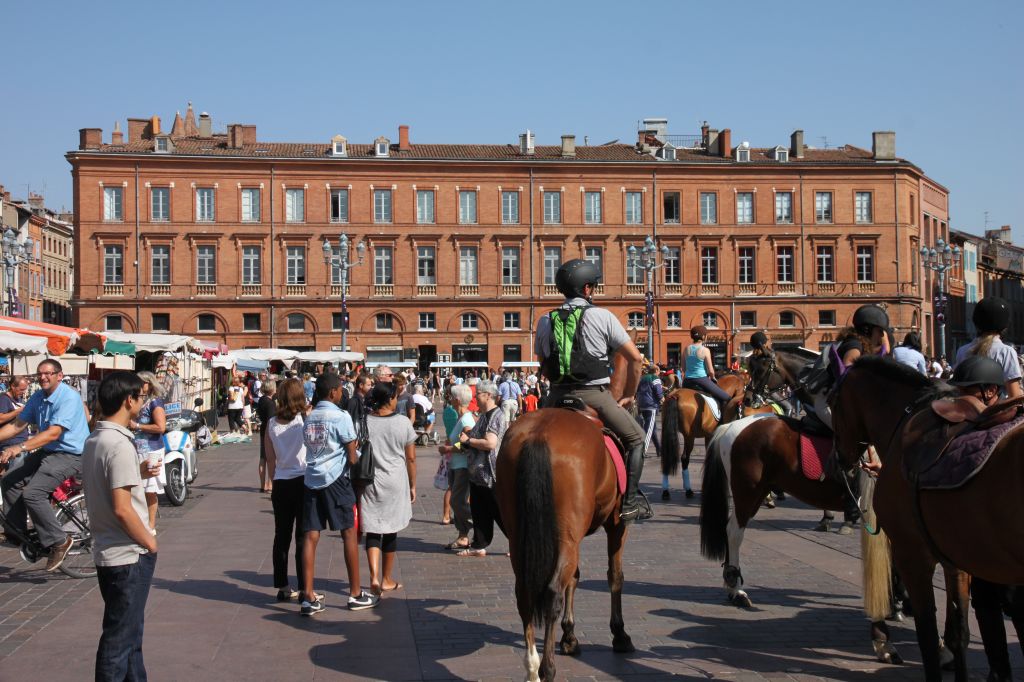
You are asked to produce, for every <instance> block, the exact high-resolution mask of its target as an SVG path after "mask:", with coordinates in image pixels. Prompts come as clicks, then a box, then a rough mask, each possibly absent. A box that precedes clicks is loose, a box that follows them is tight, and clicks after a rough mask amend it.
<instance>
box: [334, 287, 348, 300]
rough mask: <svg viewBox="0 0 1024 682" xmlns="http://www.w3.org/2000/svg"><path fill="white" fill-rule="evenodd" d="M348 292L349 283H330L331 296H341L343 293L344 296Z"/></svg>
mask: <svg viewBox="0 0 1024 682" xmlns="http://www.w3.org/2000/svg"><path fill="white" fill-rule="evenodd" d="M348 293H349V285H347V284H344V285H342V284H332V285H331V296H333V297H335V298H341V296H342V295H343V294H344V295H345V296H348Z"/></svg>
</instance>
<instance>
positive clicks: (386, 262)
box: [373, 246, 395, 286]
mask: <svg viewBox="0 0 1024 682" xmlns="http://www.w3.org/2000/svg"><path fill="white" fill-rule="evenodd" d="M373 283H374V284H375V285H377V286H387V285H389V284H394V283H395V268H394V249H393V248H392V247H390V246H375V247H374V248H373Z"/></svg>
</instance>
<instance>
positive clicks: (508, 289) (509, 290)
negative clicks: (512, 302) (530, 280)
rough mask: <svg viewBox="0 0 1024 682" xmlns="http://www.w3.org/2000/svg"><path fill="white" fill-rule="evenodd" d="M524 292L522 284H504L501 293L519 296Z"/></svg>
mask: <svg viewBox="0 0 1024 682" xmlns="http://www.w3.org/2000/svg"><path fill="white" fill-rule="evenodd" d="M522 293H523V287H522V285H521V284H502V285H501V295H502V296H512V297H519V296H521V295H522Z"/></svg>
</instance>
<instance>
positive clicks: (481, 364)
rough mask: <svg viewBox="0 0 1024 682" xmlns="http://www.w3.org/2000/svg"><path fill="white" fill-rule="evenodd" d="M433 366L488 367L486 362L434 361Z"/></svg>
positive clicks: (449, 367)
mask: <svg viewBox="0 0 1024 682" xmlns="http://www.w3.org/2000/svg"><path fill="white" fill-rule="evenodd" d="M430 366H431V367H432V368H436V369H487V366H488V365H487V363H486V362H432V363H430Z"/></svg>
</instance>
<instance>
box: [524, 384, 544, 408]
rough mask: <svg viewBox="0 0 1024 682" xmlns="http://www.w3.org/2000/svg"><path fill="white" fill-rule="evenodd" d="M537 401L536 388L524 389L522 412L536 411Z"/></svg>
mask: <svg viewBox="0 0 1024 682" xmlns="http://www.w3.org/2000/svg"><path fill="white" fill-rule="evenodd" d="M539 403H540V396H539V395H537V389H536V388H530V389H528V390H527V391H526V395H525V396H524V397H523V412H536V411H537V406H538V404H539Z"/></svg>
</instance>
